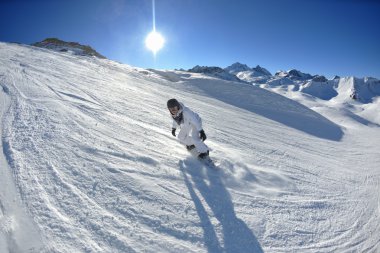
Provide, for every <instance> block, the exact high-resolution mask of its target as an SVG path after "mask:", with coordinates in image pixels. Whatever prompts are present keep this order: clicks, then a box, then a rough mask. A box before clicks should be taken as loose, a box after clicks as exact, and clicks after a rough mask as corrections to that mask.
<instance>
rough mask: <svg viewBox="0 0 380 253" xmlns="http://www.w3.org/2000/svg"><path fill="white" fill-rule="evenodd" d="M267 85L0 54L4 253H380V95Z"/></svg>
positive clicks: (22, 49)
mask: <svg viewBox="0 0 380 253" xmlns="http://www.w3.org/2000/svg"><path fill="white" fill-rule="evenodd" d="M289 80H290V79H289ZM352 80H353V79H350V78H346V79H344V78H343V79H339V81H336V82H337V85H336V87H338V86H339V87H343V86H344V85H350V83H352ZM334 84H335V83H332V85H334ZM264 86H265V87H264ZM264 86H263V87H259V86H255V85H250V84H248V83H243V82H238V81H227V80H221V79H218V78H215V77H212V76H209V75H204V74H202V73H190V72H186V71H168V70H146V69H140V68H135V67H132V66H128V65H124V64H120V63H117V62H114V61H110V60H107V59H99V58H96V57H86V56H78V55H75V54H71V53H70V52H63V53H62V52H54V51H51V50H48V49H43V48H37V47H33V46H25V45H17V44H11V43H0V107H1V108H0V115H1V124H0V130H1V142H0V144H1V147H2V151H3V152H1V156H0V166H1V168H0V252H67V253H72V252H173V253H174V252H231V253H232V252H234V253H235V252H244V253H245V252H379V250H380V197H379V196H380V195H379V194H380V189H379V188H380V187H379V185H380V167H379V165H380V152H379V143H380V127H379V124H380V121H379V120H380V119H379V108H380V100H379V98H378V97H373V98H372V97H371V101H366V103H360V102H359V101H353V100H352V101H350V100H346V99H345V98H346V97H344V99H343V96H336V99H335V100H334V99H331V98H333V97H335V95H337V94H338V93H339V94H341V93H340V91H339V90H337V89H334V87H335V86H334V87H333V88H331V87H327V88H326V89H327V91H328V92H330V93H329V94H327V95H326V96H328V97H327V98H326V97H323V96H322V95H321V96H322V97H315V96H312V94H314V93H316V94H318V93H317V92H315V91H314V90H313V89H314V88H313V87H315V86H316V85H314V84H310V85H308V86H305V88H304V89H305V92H299V91H298V90H297V89H291V88H289V87H290V86H287V87H286V88H285V87H282V86H271V85H269V84H268V85H264ZM317 86H318V85H317ZM306 91H307V92H306ZM334 92H336V93H337V94H335V93H334ZM170 98H177V99H178V100H179V101H181V102H183V103H184V104H185V105H187V106H188V107H190V108H192V109H193V110H195V111H196V112H198V113H199V114H200V115H201V117H202V119H203V127H204V130H205V132H206V134H207V136H208V139H207V140H206V142H207V145H208V146H209V147H210V148H211V153H210V155H211V158H212V159H213V160H214V162H215V164H216V166H217V168H216V169H210V168H208V167H207V166H204V164H202V163H201V162H199V161H198V160H197V159H195V158H194V157H193V156H192V155H191V154H189V153H188V152H187V151H186V149H185V147H183V146H182V145H180V144H179V143H178V142H177V141H176V139H175V138H174V137H173V136H172V135H171V119H170V115H169V112H168V111H167V109H166V101H167V100H168V99H170Z"/></svg>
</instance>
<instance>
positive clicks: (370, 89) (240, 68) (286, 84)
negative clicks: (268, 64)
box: [199, 63, 380, 103]
mask: <svg viewBox="0 0 380 253" xmlns="http://www.w3.org/2000/svg"><path fill="white" fill-rule="evenodd" d="M203 69H208V67H203ZM212 69H217V70H218V71H219V72H223V71H222V69H221V68H218V67H213V68H212ZM224 71H226V72H228V73H230V74H231V75H235V76H236V77H238V78H239V79H240V80H241V81H244V82H247V83H251V84H254V85H261V87H263V88H267V89H269V90H272V91H275V92H277V91H278V90H279V89H278V87H282V89H283V90H292V91H294V92H300V93H304V94H308V95H311V96H314V97H316V98H319V99H323V100H330V99H334V100H339V101H346V102H350V101H352V100H355V101H358V102H360V103H371V102H373V101H375V100H376V99H377V98H378V97H379V96H380V80H378V79H376V78H371V77H365V78H355V77H343V78H341V77H339V76H335V77H334V78H333V79H332V80H328V79H327V78H326V77H325V76H323V75H314V76H313V75H310V74H307V73H303V72H301V71H299V70H296V69H292V70H289V71H278V72H276V73H275V75H274V76H272V75H271V73H270V72H269V71H268V70H266V69H265V68H262V67H260V66H259V65H258V66H257V67H256V68H250V67H249V66H247V65H246V64H241V63H234V64H232V65H231V66H228V67H226V68H225V69H224ZM199 73H206V72H205V71H199ZM216 77H218V78H221V79H225V80H233V78H231V77H230V76H229V77H228V78H225V77H224V76H223V75H219V76H216ZM281 94H282V95H286V94H287V93H286V92H282V93H281ZM292 97H293V95H292V96H290V98H292Z"/></svg>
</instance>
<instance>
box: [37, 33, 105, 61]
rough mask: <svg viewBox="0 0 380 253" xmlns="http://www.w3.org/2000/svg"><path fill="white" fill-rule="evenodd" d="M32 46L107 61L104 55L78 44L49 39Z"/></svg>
mask: <svg viewBox="0 0 380 253" xmlns="http://www.w3.org/2000/svg"><path fill="white" fill-rule="evenodd" d="M32 46H36V47H41V48H47V49H51V50H54V51H57V52H71V53H73V54H75V55H83V56H95V57H98V58H101V59H105V58H106V57H104V56H103V55H101V54H99V53H98V52H96V51H95V50H94V49H93V48H91V47H90V46H84V45H81V44H79V43H77V42H66V41H63V40H60V39H57V38H47V39H45V40H43V41H41V42H36V43H34V44H32Z"/></svg>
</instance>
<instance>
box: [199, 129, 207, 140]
mask: <svg viewBox="0 0 380 253" xmlns="http://www.w3.org/2000/svg"><path fill="white" fill-rule="evenodd" d="M199 137H200V138H201V140H202V141H205V140H206V139H207V136H206V134H205V131H203V130H201V131H199Z"/></svg>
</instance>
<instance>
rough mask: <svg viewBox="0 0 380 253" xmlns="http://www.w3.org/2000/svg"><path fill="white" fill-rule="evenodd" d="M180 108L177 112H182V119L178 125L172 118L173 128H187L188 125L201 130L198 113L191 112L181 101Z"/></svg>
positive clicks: (200, 120)
mask: <svg viewBox="0 0 380 253" xmlns="http://www.w3.org/2000/svg"><path fill="white" fill-rule="evenodd" d="M180 105H181V109H180V110H179V111H178V114H180V113H181V111H182V114H183V121H182V123H181V124H180V125H178V124H177V122H176V121H175V120H174V119H173V125H172V127H173V128H176V129H177V128H178V127H180V128H184V127H185V128H189V129H190V127H189V126H190V125H191V126H193V127H194V128H195V129H196V130H198V131H201V130H202V119H201V117H199V115H198V114H197V113H195V112H193V111H192V110H191V109H189V108H188V107H186V106H184V105H183V104H182V103H180Z"/></svg>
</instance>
